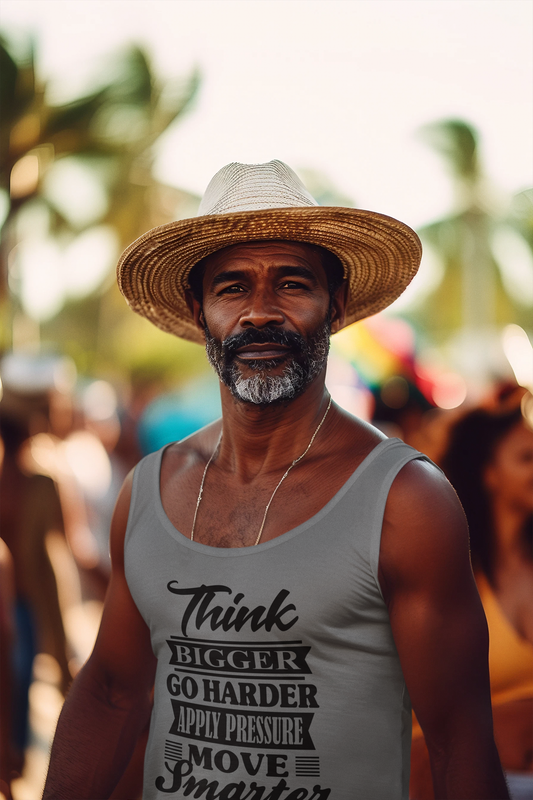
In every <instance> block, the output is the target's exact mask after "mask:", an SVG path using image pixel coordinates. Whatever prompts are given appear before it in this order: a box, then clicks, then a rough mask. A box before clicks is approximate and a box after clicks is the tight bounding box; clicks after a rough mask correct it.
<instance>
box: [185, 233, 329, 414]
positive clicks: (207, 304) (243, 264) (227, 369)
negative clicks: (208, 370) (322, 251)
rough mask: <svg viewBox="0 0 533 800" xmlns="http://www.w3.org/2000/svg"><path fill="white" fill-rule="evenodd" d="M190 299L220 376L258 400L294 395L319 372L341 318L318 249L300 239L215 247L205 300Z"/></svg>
mask: <svg viewBox="0 0 533 800" xmlns="http://www.w3.org/2000/svg"><path fill="white" fill-rule="evenodd" d="M193 305H194V313H195V318H196V319H197V322H198V324H199V325H200V326H202V327H203V329H204V332H205V336H206V349H207V356H208V358H209V361H210V363H211V364H212V366H213V367H214V369H215V371H216V372H217V374H218V375H219V377H220V379H221V381H222V382H223V383H224V384H225V385H226V386H228V388H229V389H230V391H231V392H232V394H233V395H234V397H236V398H237V399H239V400H241V401H244V402H249V403H255V404H259V405H262V404H268V403H274V402H281V401H286V400H290V399H292V398H294V397H296V396H297V395H299V394H301V393H302V392H303V391H304V390H305V388H306V387H307V386H308V385H309V384H310V383H311V382H312V381H313V380H314V379H315V378H316V377H317V375H319V373H320V372H321V371H322V370H323V369H324V367H325V364H326V360H327V354H328V350H329V336H330V332H331V323H332V320H333V324H334V325H335V327H338V321H339V318H340V317H341V313H340V311H339V303H338V302H337V301H335V302H334V303H331V302H330V295H329V291H328V282H327V276H326V273H325V271H324V268H323V266H322V262H321V259H320V256H319V254H318V253H317V252H316V251H315V250H314V249H312V248H310V247H308V246H307V245H305V244H300V243H296V242H283V241H280V242H277V241H276V242H265V243H262V242H254V243H248V244H242V245H233V246H231V247H227V248H225V249H224V250H221V251H219V252H217V253H214V254H213V255H212V256H210V257H209V258H207V259H206V261H205V270H204V277H203V303H202V305H201V306H200V304H199V303H198V302H197V301H194V303H193ZM341 305H342V303H341Z"/></svg>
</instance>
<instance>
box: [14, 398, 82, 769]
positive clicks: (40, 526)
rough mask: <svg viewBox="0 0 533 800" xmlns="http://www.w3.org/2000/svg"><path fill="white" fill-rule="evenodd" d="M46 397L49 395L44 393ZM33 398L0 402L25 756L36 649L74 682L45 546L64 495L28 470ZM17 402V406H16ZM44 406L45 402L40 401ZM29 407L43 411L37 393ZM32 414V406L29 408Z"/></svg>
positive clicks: (18, 739) (17, 703)
mask: <svg viewBox="0 0 533 800" xmlns="http://www.w3.org/2000/svg"><path fill="white" fill-rule="evenodd" d="M41 399H42V400H43V402H44V398H41ZM27 402H28V398H27V397H26V398H24V397H23V396H20V397H19V398H17V396H16V394H15V393H12V392H8V391H7V390H5V391H4V396H3V398H2V401H1V402H0V438H1V440H2V445H3V456H2V461H1V465H0V531H1V534H2V538H3V539H4V540H5V543H6V545H7V546H8V548H9V551H10V553H11V555H12V558H13V574H14V594H15V607H14V616H15V635H14V666H13V669H14V673H13V683H14V704H13V716H12V722H13V742H14V747H15V748H16V750H17V751H18V753H19V758H20V759H21V760H22V757H23V756H22V754H23V752H24V749H25V746H26V744H27V740H28V691H29V687H30V684H31V681H32V665H33V659H34V657H35V655H36V654H37V652H44V653H48V654H50V655H52V656H53V657H54V658H55V659H56V661H57V663H58V665H59V668H60V671H61V684H60V688H61V690H62V692H63V693H64V694H65V693H66V690H67V687H68V685H69V683H70V678H71V676H70V671H69V657H68V654H67V643H66V637H65V631H64V627H63V620H62V616H61V610H60V606H59V597H58V590H57V583H56V578H55V574H54V570H53V568H52V564H51V562H50V558H49V555H48V551H47V547H46V539H47V535H48V534H49V533H51V532H59V533H61V534H63V533H64V525H63V515H62V510H61V504H60V501H59V495H58V492H57V488H56V486H55V484H54V481H53V480H52V478H51V477H50V476H49V475H44V474H40V473H39V472H38V471H36V472H33V471H28V470H27V469H26V468H25V467H24V466H23V463H22V458H21V454H22V451H23V446H24V444H25V443H26V442H27V441H28V438H29V436H30V429H29V424H30V419H31V416H26V417H24V415H23V414H21V408H23V407H24V404H25V403H27ZM15 406H16V409H17V410H16V412H15ZM38 406H40V407H38ZM30 407H33V411H34V413H36V414H38V415H41V414H43V408H42V405H40V404H39V400H38V399H37V398H35V397H32V398H31V402H30ZM30 414H31V412H30Z"/></svg>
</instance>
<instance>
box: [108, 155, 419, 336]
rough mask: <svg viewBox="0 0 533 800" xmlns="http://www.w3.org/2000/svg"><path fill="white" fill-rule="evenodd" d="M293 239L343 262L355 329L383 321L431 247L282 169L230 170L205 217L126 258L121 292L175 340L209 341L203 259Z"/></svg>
mask: <svg viewBox="0 0 533 800" xmlns="http://www.w3.org/2000/svg"><path fill="white" fill-rule="evenodd" d="M263 240H285V241H292V242H304V243H305V242H307V243H310V244H315V245H320V246H321V247H325V248H326V249H327V250H330V251H331V252H332V253H334V254H335V255H336V256H337V257H338V258H339V259H340V261H341V263H342V265H343V267H344V276H345V278H347V280H348V283H349V297H348V304H347V307H346V322H345V325H349V324H350V323H352V322H355V321H356V320H358V319H363V318H364V317H369V316H371V315H372V314H376V313H377V312H378V311H381V310H382V309H383V308H385V307H386V306H388V305H390V303H392V302H393V300H395V299H396V298H397V297H398V296H399V295H400V294H401V293H402V292H403V290H404V289H405V288H406V286H407V285H408V284H409V283H410V281H411V280H412V278H413V276H414V275H415V273H416V271H417V269H418V266H419V264H420V258H421V254H422V247H421V244H420V240H419V239H418V236H417V235H416V233H415V232H414V231H413V230H411V228H409V227H408V226H407V225H404V224H403V223H402V222H399V221H398V220H396V219H392V218H391V217H387V216H385V215H384V214H377V213H375V212H373V211H362V210H361V209H354V208H337V207H333V206H318V205H317V203H316V200H314V198H313V197H311V195H310V194H309V192H308V191H307V189H306V188H305V186H304V185H303V184H302V183H301V181H300V179H299V178H298V177H297V176H296V174H295V173H294V172H293V171H292V170H291V169H290V168H289V167H288V166H287V165H286V164H283V163H282V162H281V161H270V162H269V163H268V164H236V163H234V164H228V165H227V166H226V167H223V168H222V169H221V170H220V171H219V172H217V174H216V175H215V176H214V178H213V179H212V180H211V182H210V184H209V186H208V187H207V190H206V192H205V195H204V197H203V200H202V202H201V204H200V209H199V211H198V216H197V217H195V218H193V219H184V220H179V221H177V222H170V223H168V224H167V225H161V226H160V227H158V228H153V229H152V230H150V231H148V232H147V233H145V234H143V236H141V237H140V238H139V239H137V240H136V241H135V242H133V243H132V244H131V245H130V246H129V247H128V248H127V249H126V250H125V251H124V253H123V254H122V256H121V257H120V260H119V263H118V268H117V278H118V284H119V287H120V291H121V292H122V294H123V295H124V297H125V298H126V301H127V302H128V304H129V306H130V307H131V308H132V309H133V311H135V312H137V313H138V314H141V315H142V316H143V317H146V318H147V319H149V320H150V322H153V323H154V325H156V326H157V327H158V328H161V329H162V330H164V331H167V332H168V333H173V334H175V335H177V336H181V337H182V338H184V339H189V340H190V341H193V342H199V343H202V342H203V335H202V334H201V332H200V331H199V330H198V328H197V327H196V326H195V324H194V322H193V319H192V317H191V313H190V311H189V309H188V307H187V304H186V301H185V291H186V290H187V289H188V288H189V284H188V275H189V272H190V270H191V269H192V267H193V266H194V265H195V264H196V263H198V261H200V260H201V259H202V258H204V257H205V256H207V255H210V254H211V253H214V252H215V251H216V250H221V249H222V248H223V247H228V245H232V244H237V243H239V242H251V241H263Z"/></svg>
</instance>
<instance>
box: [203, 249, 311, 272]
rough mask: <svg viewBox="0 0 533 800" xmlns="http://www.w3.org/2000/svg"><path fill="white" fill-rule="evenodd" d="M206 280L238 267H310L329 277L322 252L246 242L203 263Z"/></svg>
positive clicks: (220, 252)
mask: <svg viewBox="0 0 533 800" xmlns="http://www.w3.org/2000/svg"><path fill="white" fill-rule="evenodd" d="M203 266H204V277H209V276H213V275H214V274H216V273H218V272H219V271H220V270H223V269H228V268H236V267H237V268H238V267H252V268H253V267H255V268H257V269H262V268H264V267H265V266H266V267H268V266H271V267H282V266H283V267H290V266H306V267H309V268H310V269H312V271H313V272H314V273H315V274H317V275H322V276H324V277H325V270H324V267H323V265H322V258H321V256H320V253H319V252H318V251H317V250H316V249H315V248H314V247H312V246H311V245H308V244H305V243H303V242H288V241H282V240H280V241H277V240H276V241H269V242H244V243H242V244H233V245H230V246H229V247H225V248H224V249H223V250H217V252H216V253H212V254H211V255H210V256H207V257H206V258H205V259H204V260H203Z"/></svg>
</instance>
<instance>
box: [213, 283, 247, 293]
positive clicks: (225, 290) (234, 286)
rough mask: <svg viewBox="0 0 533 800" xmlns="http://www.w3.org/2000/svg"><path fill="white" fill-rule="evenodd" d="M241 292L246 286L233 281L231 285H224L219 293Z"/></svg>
mask: <svg viewBox="0 0 533 800" xmlns="http://www.w3.org/2000/svg"><path fill="white" fill-rule="evenodd" d="M241 292H244V287H243V286H240V285H239V284H238V283H232V284H231V285H230V286H224V287H223V288H222V289H221V290H220V292H219V294H240V293H241Z"/></svg>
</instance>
